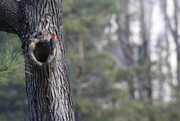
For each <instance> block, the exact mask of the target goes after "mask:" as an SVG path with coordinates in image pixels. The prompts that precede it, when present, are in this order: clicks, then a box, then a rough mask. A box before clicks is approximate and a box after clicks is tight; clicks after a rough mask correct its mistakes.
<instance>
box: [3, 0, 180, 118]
mask: <svg viewBox="0 0 180 121" xmlns="http://www.w3.org/2000/svg"><path fill="white" fill-rule="evenodd" d="M63 9H64V20H63V23H64V33H63V34H64V38H65V41H66V48H67V58H68V65H69V78H70V83H71V90H72V95H73V99H74V102H75V117H76V121H180V40H179V34H180V33H179V27H180V23H179V21H180V0H172V1H168V0H155V1H154V0H65V1H63ZM0 46H1V48H0V120H1V121H25V120H27V117H28V112H27V111H28V110H27V98H26V93H25V81H24V80H25V79H24V62H23V61H24V59H23V55H22V49H21V43H20V40H18V37H17V36H15V35H13V34H7V33H4V32H1V33H0Z"/></svg>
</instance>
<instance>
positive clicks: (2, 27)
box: [0, 19, 17, 34]
mask: <svg viewBox="0 0 180 121" xmlns="http://www.w3.org/2000/svg"><path fill="white" fill-rule="evenodd" d="M0 31H5V32H8V33H13V34H17V32H16V30H15V29H14V28H13V27H12V26H11V25H9V24H8V23H7V22H6V21H4V20H1V19H0Z"/></svg>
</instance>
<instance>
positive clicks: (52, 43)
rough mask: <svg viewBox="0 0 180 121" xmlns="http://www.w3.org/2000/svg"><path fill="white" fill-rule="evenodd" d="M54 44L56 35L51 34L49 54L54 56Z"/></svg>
mask: <svg viewBox="0 0 180 121" xmlns="http://www.w3.org/2000/svg"><path fill="white" fill-rule="evenodd" d="M56 43H57V36H56V34H52V38H51V39H50V45H51V54H52V55H54V51H55V49H56Z"/></svg>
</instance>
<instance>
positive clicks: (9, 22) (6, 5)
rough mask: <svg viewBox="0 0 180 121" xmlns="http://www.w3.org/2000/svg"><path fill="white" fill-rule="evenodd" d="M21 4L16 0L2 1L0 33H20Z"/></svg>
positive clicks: (0, 4)
mask: <svg viewBox="0 0 180 121" xmlns="http://www.w3.org/2000/svg"><path fill="white" fill-rule="evenodd" d="M21 3H22V2H18V1H16V0H0V31H6V32H10V33H17V32H18V31H19V28H20V22H21V20H22V17H21V16H22V13H21V10H20V9H21V7H20V5H21ZM6 27H7V28H6ZM14 30H15V31H14Z"/></svg>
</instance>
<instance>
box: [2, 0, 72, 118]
mask: <svg viewBox="0 0 180 121" xmlns="http://www.w3.org/2000/svg"><path fill="white" fill-rule="evenodd" d="M62 18H63V15H62V0H21V1H19V2H18V1H16V0H1V1H0V31H5V32H9V33H14V34H17V35H18V36H19V37H20V39H21V40H22V48H23V52H24V57H25V68H26V92H27V96H28V106H29V120H30V121H74V111H73V109H74V106H73V101H72V98H71V92H70V85H69V80H68V75H67V63H66V51H65V47H64V40H63V26H62ZM52 33H54V34H56V35H57V42H53V43H52V42H51V41H50V40H51V38H52ZM53 47H55V48H53Z"/></svg>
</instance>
